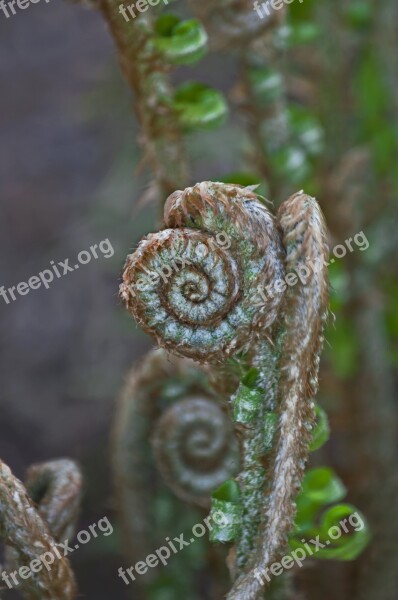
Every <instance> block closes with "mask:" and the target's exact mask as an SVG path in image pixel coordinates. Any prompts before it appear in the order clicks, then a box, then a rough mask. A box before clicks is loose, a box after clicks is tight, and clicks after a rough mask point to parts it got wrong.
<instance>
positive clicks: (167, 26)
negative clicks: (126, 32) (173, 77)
mask: <svg viewBox="0 0 398 600" xmlns="http://www.w3.org/2000/svg"><path fill="white" fill-rule="evenodd" d="M155 32H156V36H155V37H154V44H155V47H156V49H157V50H159V52H161V53H162V54H163V56H164V57H165V58H166V59H167V60H168V61H170V62H171V63H173V64H176V65H181V64H191V63H194V62H196V61H198V60H200V59H201V58H202V57H203V56H204V54H205V53H206V48H207V33H206V31H205V30H204V28H203V27H202V25H201V23H200V22H199V21H197V20H196V19H190V20H188V21H181V19H180V18H179V17H177V16H176V15H173V14H165V15H162V16H160V17H159V18H158V19H157V21H156V24H155Z"/></svg>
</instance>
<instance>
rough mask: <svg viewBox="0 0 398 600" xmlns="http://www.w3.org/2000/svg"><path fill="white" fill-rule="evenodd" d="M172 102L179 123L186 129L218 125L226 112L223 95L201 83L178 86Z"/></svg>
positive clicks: (207, 127)
mask: <svg viewBox="0 0 398 600" xmlns="http://www.w3.org/2000/svg"><path fill="white" fill-rule="evenodd" d="M172 104H173V106H174V108H175V110H176V111H177V113H178V114H179V118H180V122H181V124H182V125H183V126H184V127H185V128H186V129H188V130H192V129H211V128H213V127H218V126H219V125H221V124H222V123H223V122H224V121H225V119H226V116H227V114H228V106H227V103H226V101H225V99H224V96H223V95H222V94H221V93H220V92H218V91H217V90H215V89H213V88H211V87H209V86H207V85H205V84H203V83H196V82H189V83H185V84H184V85H182V86H180V87H179V88H178V89H177V90H176V92H175V94H174V97H173V101H172Z"/></svg>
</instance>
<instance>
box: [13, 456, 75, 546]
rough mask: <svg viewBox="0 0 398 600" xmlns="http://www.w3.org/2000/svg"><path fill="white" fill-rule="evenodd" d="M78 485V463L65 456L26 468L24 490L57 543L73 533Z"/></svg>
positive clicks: (70, 536)
mask: <svg viewBox="0 0 398 600" xmlns="http://www.w3.org/2000/svg"><path fill="white" fill-rule="evenodd" d="M82 484H83V477H82V474H81V471H80V469H79V467H78V465H77V464H76V463H75V462H74V461H72V460H69V459H65V458H64V459H59V460H52V461H49V462H45V463H39V464H36V465H31V466H30V467H29V469H28V471H27V474H26V479H25V487H26V490H27V492H28V494H29V496H30V497H31V499H32V501H33V502H34V504H35V505H36V506H37V510H38V512H39V514H40V516H41V517H42V519H43V520H44V521H45V522H46V523H47V524H48V526H49V528H50V531H51V534H52V535H53V537H54V538H55V539H56V540H57V541H59V542H62V541H64V540H67V539H71V538H72V537H73V535H74V533H75V530H76V522H77V519H78V516H79V510H80V503H81V497H82Z"/></svg>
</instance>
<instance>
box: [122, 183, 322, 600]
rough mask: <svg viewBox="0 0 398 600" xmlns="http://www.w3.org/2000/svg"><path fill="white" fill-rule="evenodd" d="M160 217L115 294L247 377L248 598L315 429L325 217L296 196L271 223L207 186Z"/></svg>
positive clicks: (239, 587) (256, 207)
mask: <svg viewBox="0 0 398 600" xmlns="http://www.w3.org/2000/svg"><path fill="white" fill-rule="evenodd" d="M164 216H165V229H164V230H161V231H160V232H159V233H157V234H150V235H149V236H147V237H146V238H145V239H144V240H142V241H141V242H140V244H139V245H138V248H137V250H136V251H135V252H134V253H133V254H132V255H130V256H128V258H127V261H126V265H125V270H124V274H123V283H122V285H121V297H122V299H123V300H124V302H125V304H126V306H127V308H128V310H129V311H130V312H131V313H132V314H133V316H134V317H135V319H136V320H137V321H138V323H139V324H140V325H141V326H142V327H143V328H144V329H145V330H146V331H147V332H148V333H150V334H151V335H152V336H153V337H154V338H155V339H156V341H157V343H158V344H159V345H160V346H162V347H164V348H166V349H167V350H171V351H173V352H174V353H176V354H179V355H182V356H186V357H190V358H194V359H195V360H197V361H199V362H201V363H208V364H211V365H212V366H213V369H215V370H217V369H220V368H221V366H222V365H224V366H225V365H226V364H227V363H228V362H230V361H231V360H235V361H236V364H237V365H239V368H240V369H243V370H244V369H249V373H250V372H252V373H253V370H254V377H249V379H248V378H247V377H246V378H243V379H242V380H241V383H240V385H239V387H238V389H237V391H236V392H235V394H233V396H232V398H231V402H230V414H231V419H232V420H233V421H235V423H236V429H237V431H238V433H239V437H240V440H241V451H242V471H241V473H240V474H239V475H238V477H237V482H238V484H239V489H240V495H241V509H242V526H241V528H240V531H239V533H237V534H236V538H235V541H236V542H237V549H236V550H235V554H234V556H235V567H233V568H232V569H231V571H232V573H233V576H234V577H235V579H236V581H235V584H234V586H233V589H232V591H231V592H230V594H229V596H228V598H230V599H232V598H234V599H238V598H239V600H243V599H244V600H247V599H248V598H257V597H258V596H259V594H261V593H262V590H261V585H260V583H259V581H258V580H257V579H256V577H255V571H256V569H262V568H265V567H266V566H267V565H269V564H271V563H272V562H273V561H275V560H276V559H277V558H278V557H279V556H280V553H282V552H283V551H284V549H285V547H286V543H287V536H288V533H289V532H290V531H291V529H292V527H293V522H294V515H295V504H294V500H295V497H296V495H297V493H298V491H299V489H300V485H301V480H302V477H303V473H304V468H305V463H306V460H307V457H308V452H309V446H310V442H311V429H312V428H313V426H314V423H315V408H314V402H313V398H314V396H315V394H316V391H317V373H318V367H319V355H320V351H321V347H322V342H323V334H322V330H323V325H324V321H325V319H326V314H327V289H328V284H327V275H326V259H327V253H328V249H327V243H326V229H325V225H324V220H323V217H322V214H321V211H320V209H319V207H318V205H317V203H316V201H315V200H314V199H313V198H311V197H309V196H307V195H306V194H304V193H303V192H299V193H297V194H295V195H294V196H292V197H291V198H290V199H289V200H288V201H286V202H285V203H283V204H282V205H281V207H280V209H279V211H278V213H277V215H276V216H274V215H272V214H271V212H270V211H269V210H268V209H267V208H266V207H265V205H264V204H263V202H262V201H261V199H260V198H259V197H257V196H256V194H255V193H254V191H253V189H252V188H242V187H241V186H236V185H228V184H221V183H212V182H203V183H200V184H197V185H195V186H194V187H192V188H187V189H186V190H184V191H177V192H175V193H173V194H172V195H171V196H170V197H169V198H168V200H167V202H166V205H165V211H164ZM221 240H223V243H222V244H221ZM309 267H310V268H309ZM304 274H305V277H304ZM293 280H294V283H293ZM265 291H266V292H267V293H265ZM249 380H250V385H248V382H249ZM274 417H275V418H274ZM237 531H238V530H237ZM230 563H231V561H230Z"/></svg>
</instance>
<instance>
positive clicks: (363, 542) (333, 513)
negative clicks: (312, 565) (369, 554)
mask: <svg viewBox="0 0 398 600" xmlns="http://www.w3.org/2000/svg"><path fill="white" fill-rule="evenodd" d="M317 536H319V537H317ZM315 538H317V539H319V541H320V542H321V543H322V544H323V545H324V546H325V547H324V548H320V549H319V550H317V552H316V554H314V555H313V558H321V559H327V560H333V559H334V560H354V559H356V558H357V557H358V556H359V555H360V554H361V552H363V550H364V549H365V548H366V546H367V545H368V544H369V541H370V539H371V535H370V531H369V526H368V524H367V522H366V519H365V517H364V516H363V515H362V513H360V512H359V511H358V510H357V509H356V508H355V506H353V505H352V504H337V505H336V506H333V507H332V508H330V509H329V510H327V511H326V512H325V513H324V514H323V516H322V519H321V521H320V524H319V525H318V526H316V527H314V528H312V529H308V530H307V531H306V533H305V536H304V537H302V536H301V537H300V539H298V538H296V537H292V538H290V540H289V546H290V548H291V549H292V550H296V549H297V548H303V549H305V546H304V544H303V543H302V542H301V539H306V540H309V541H310V540H311V539H315ZM307 543H308V542H307Z"/></svg>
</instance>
